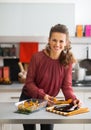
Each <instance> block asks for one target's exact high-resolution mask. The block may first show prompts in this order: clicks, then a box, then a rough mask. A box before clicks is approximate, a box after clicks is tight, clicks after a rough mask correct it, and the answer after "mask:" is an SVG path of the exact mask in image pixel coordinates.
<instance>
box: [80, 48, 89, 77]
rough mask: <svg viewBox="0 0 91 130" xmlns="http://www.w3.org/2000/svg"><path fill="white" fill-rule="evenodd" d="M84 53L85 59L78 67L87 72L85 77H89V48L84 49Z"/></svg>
mask: <svg viewBox="0 0 91 130" xmlns="http://www.w3.org/2000/svg"><path fill="white" fill-rule="evenodd" d="M86 52H87V58H86V59H83V60H81V61H80V62H79V66H80V67H82V68H85V69H86V70H87V71H86V75H91V59H89V58H88V54H89V47H87V48H86Z"/></svg>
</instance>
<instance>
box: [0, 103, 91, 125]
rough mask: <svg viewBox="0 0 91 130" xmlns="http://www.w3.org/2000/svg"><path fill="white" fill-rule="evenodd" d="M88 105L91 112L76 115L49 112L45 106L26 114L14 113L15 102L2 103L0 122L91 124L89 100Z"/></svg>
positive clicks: (0, 104)
mask: <svg viewBox="0 0 91 130" xmlns="http://www.w3.org/2000/svg"><path fill="white" fill-rule="evenodd" d="M87 106H88V107H89V109H90V112H87V113H83V114H78V115H74V116H62V115H58V114H55V113H51V112H47V111H46V110H45V108H43V109H41V110H39V111H36V112H33V113H31V114H29V115H25V114H18V113H14V112H15V111H16V108H15V105H14V103H0V124H4V123H6V124H23V123H24V124H33V123H35V124H40V123H41V124H48V123H51V124H59V123H61V124H83V123H84V124H91V103H90V102H89V103H88V105H87ZM87 106H86V107H87Z"/></svg>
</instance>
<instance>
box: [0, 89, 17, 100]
mask: <svg viewBox="0 0 91 130" xmlns="http://www.w3.org/2000/svg"><path fill="white" fill-rule="evenodd" d="M19 97H20V92H12V91H11V92H0V102H18V101H19Z"/></svg>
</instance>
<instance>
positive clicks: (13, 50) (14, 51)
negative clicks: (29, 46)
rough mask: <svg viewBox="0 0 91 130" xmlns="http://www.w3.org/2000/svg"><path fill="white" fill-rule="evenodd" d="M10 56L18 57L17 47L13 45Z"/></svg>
mask: <svg viewBox="0 0 91 130" xmlns="http://www.w3.org/2000/svg"><path fill="white" fill-rule="evenodd" d="M10 56H16V47H15V45H12V47H11V48H10Z"/></svg>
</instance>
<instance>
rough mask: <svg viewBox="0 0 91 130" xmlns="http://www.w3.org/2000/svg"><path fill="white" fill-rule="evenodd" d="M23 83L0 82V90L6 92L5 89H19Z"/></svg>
mask: <svg viewBox="0 0 91 130" xmlns="http://www.w3.org/2000/svg"><path fill="white" fill-rule="evenodd" d="M23 85H24V84H22V83H18V82H16V83H12V84H7V85H4V84H0V92H5V91H6V92H7V91H21V89H22V87H23Z"/></svg>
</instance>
